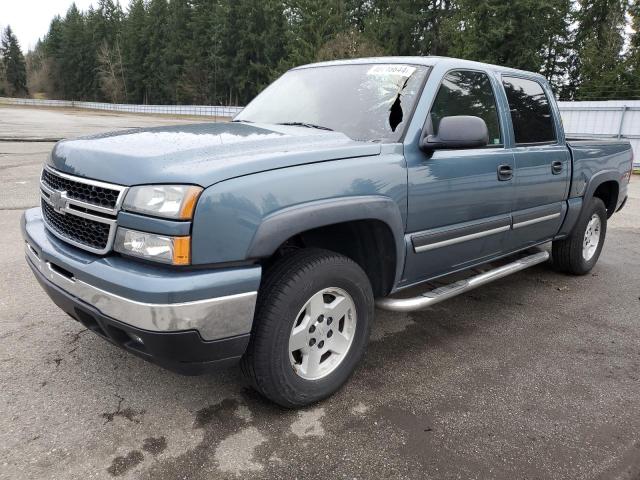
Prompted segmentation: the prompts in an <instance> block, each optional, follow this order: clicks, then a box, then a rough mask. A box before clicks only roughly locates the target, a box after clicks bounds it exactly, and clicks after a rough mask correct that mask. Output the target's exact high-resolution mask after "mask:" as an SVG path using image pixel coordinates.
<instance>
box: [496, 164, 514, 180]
mask: <svg viewBox="0 0 640 480" xmlns="http://www.w3.org/2000/svg"><path fill="white" fill-rule="evenodd" d="M512 178H513V167H512V166H511V165H500V166H499V167H498V180H500V181H501V182H504V181H507V180H511V179H512Z"/></svg>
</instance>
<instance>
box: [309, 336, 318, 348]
mask: <svg viewBox="0 0 640 480" xmlns="http://www.w3.org/2000/svg"><path fill="white" fill-rule="evenodd" d="M315 344H316V339H315V338H312V339H311V340H309V346H310V347H313V346H314V345H315Z"/></svg>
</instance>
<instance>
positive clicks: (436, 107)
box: [431, 70, 502, 145]
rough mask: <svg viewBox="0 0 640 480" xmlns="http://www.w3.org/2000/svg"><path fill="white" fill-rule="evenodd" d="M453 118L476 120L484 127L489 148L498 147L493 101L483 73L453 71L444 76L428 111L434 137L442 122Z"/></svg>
mask: <svg viewBox="0 0 640 480" xmlns="http://www.w3.org/2000/svg"><path fill="white" fill-rule="evenodd" d="M455 115H472V116H474V117H480V118H481V119H483V120H484V121H485V123H486V124H487V128H488V130H489V144H492V145H501V144H502V139H501V136H500V122H499V121H498V110H497V108H496V98H495V96H494V94H493V88H492V87H491V81H490V80H489V76H488V75H487V74H486V73H484V72H476V71H471V70H455V71H452V72H449V73H447V74H446V75H445V76H444V78H443V79H442V84H441V85H440V88H439V90H438V94H437V95H436V99H435V100H434V102H433V106H432V107H431V125H432V127H433V133H434V134H435V135H437V134H438V127H439V126H440V120H442V118H444V117H451V116H455Z"/></svg>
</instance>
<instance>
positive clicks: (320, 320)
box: [318, 315, 324, 323]
mask: <svg viewBox="0 0 640 480" xmlns="http://www.w3.org/2000/svg"><path fill="white" fill-rule="evenodd" d="M323 320H324V315H320V316H319V317H318V323H322V321H323Z"/></svg>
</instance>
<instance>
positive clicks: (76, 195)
mask: <svg viewBox="0 0 640 480" xmlns="http://www.w3.org/2000/svg"><path fill="white" fill-rule="evenodd" d="M42 183H44V184H45V185H46V186H48V187H49V188H51V189H52V190H58V191H60V192H67V197H69V198H73V199H75V200H80V201H83V202H86V203H90V204H91V205H98V206H100V207H106V208H111V209H114V208H116V204H117V203H118V196H119V195H120V191H119V190H114V189H112V188H105V187H102V186H99V185H96V184H88V183H82V182H78V181H76V180H71V179H69V178H68V177H66V176H65V177H63V176H61V175H60V174H54V173H52V172H51V171H49V170H47V169H44V170H42Z"/></svg>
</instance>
